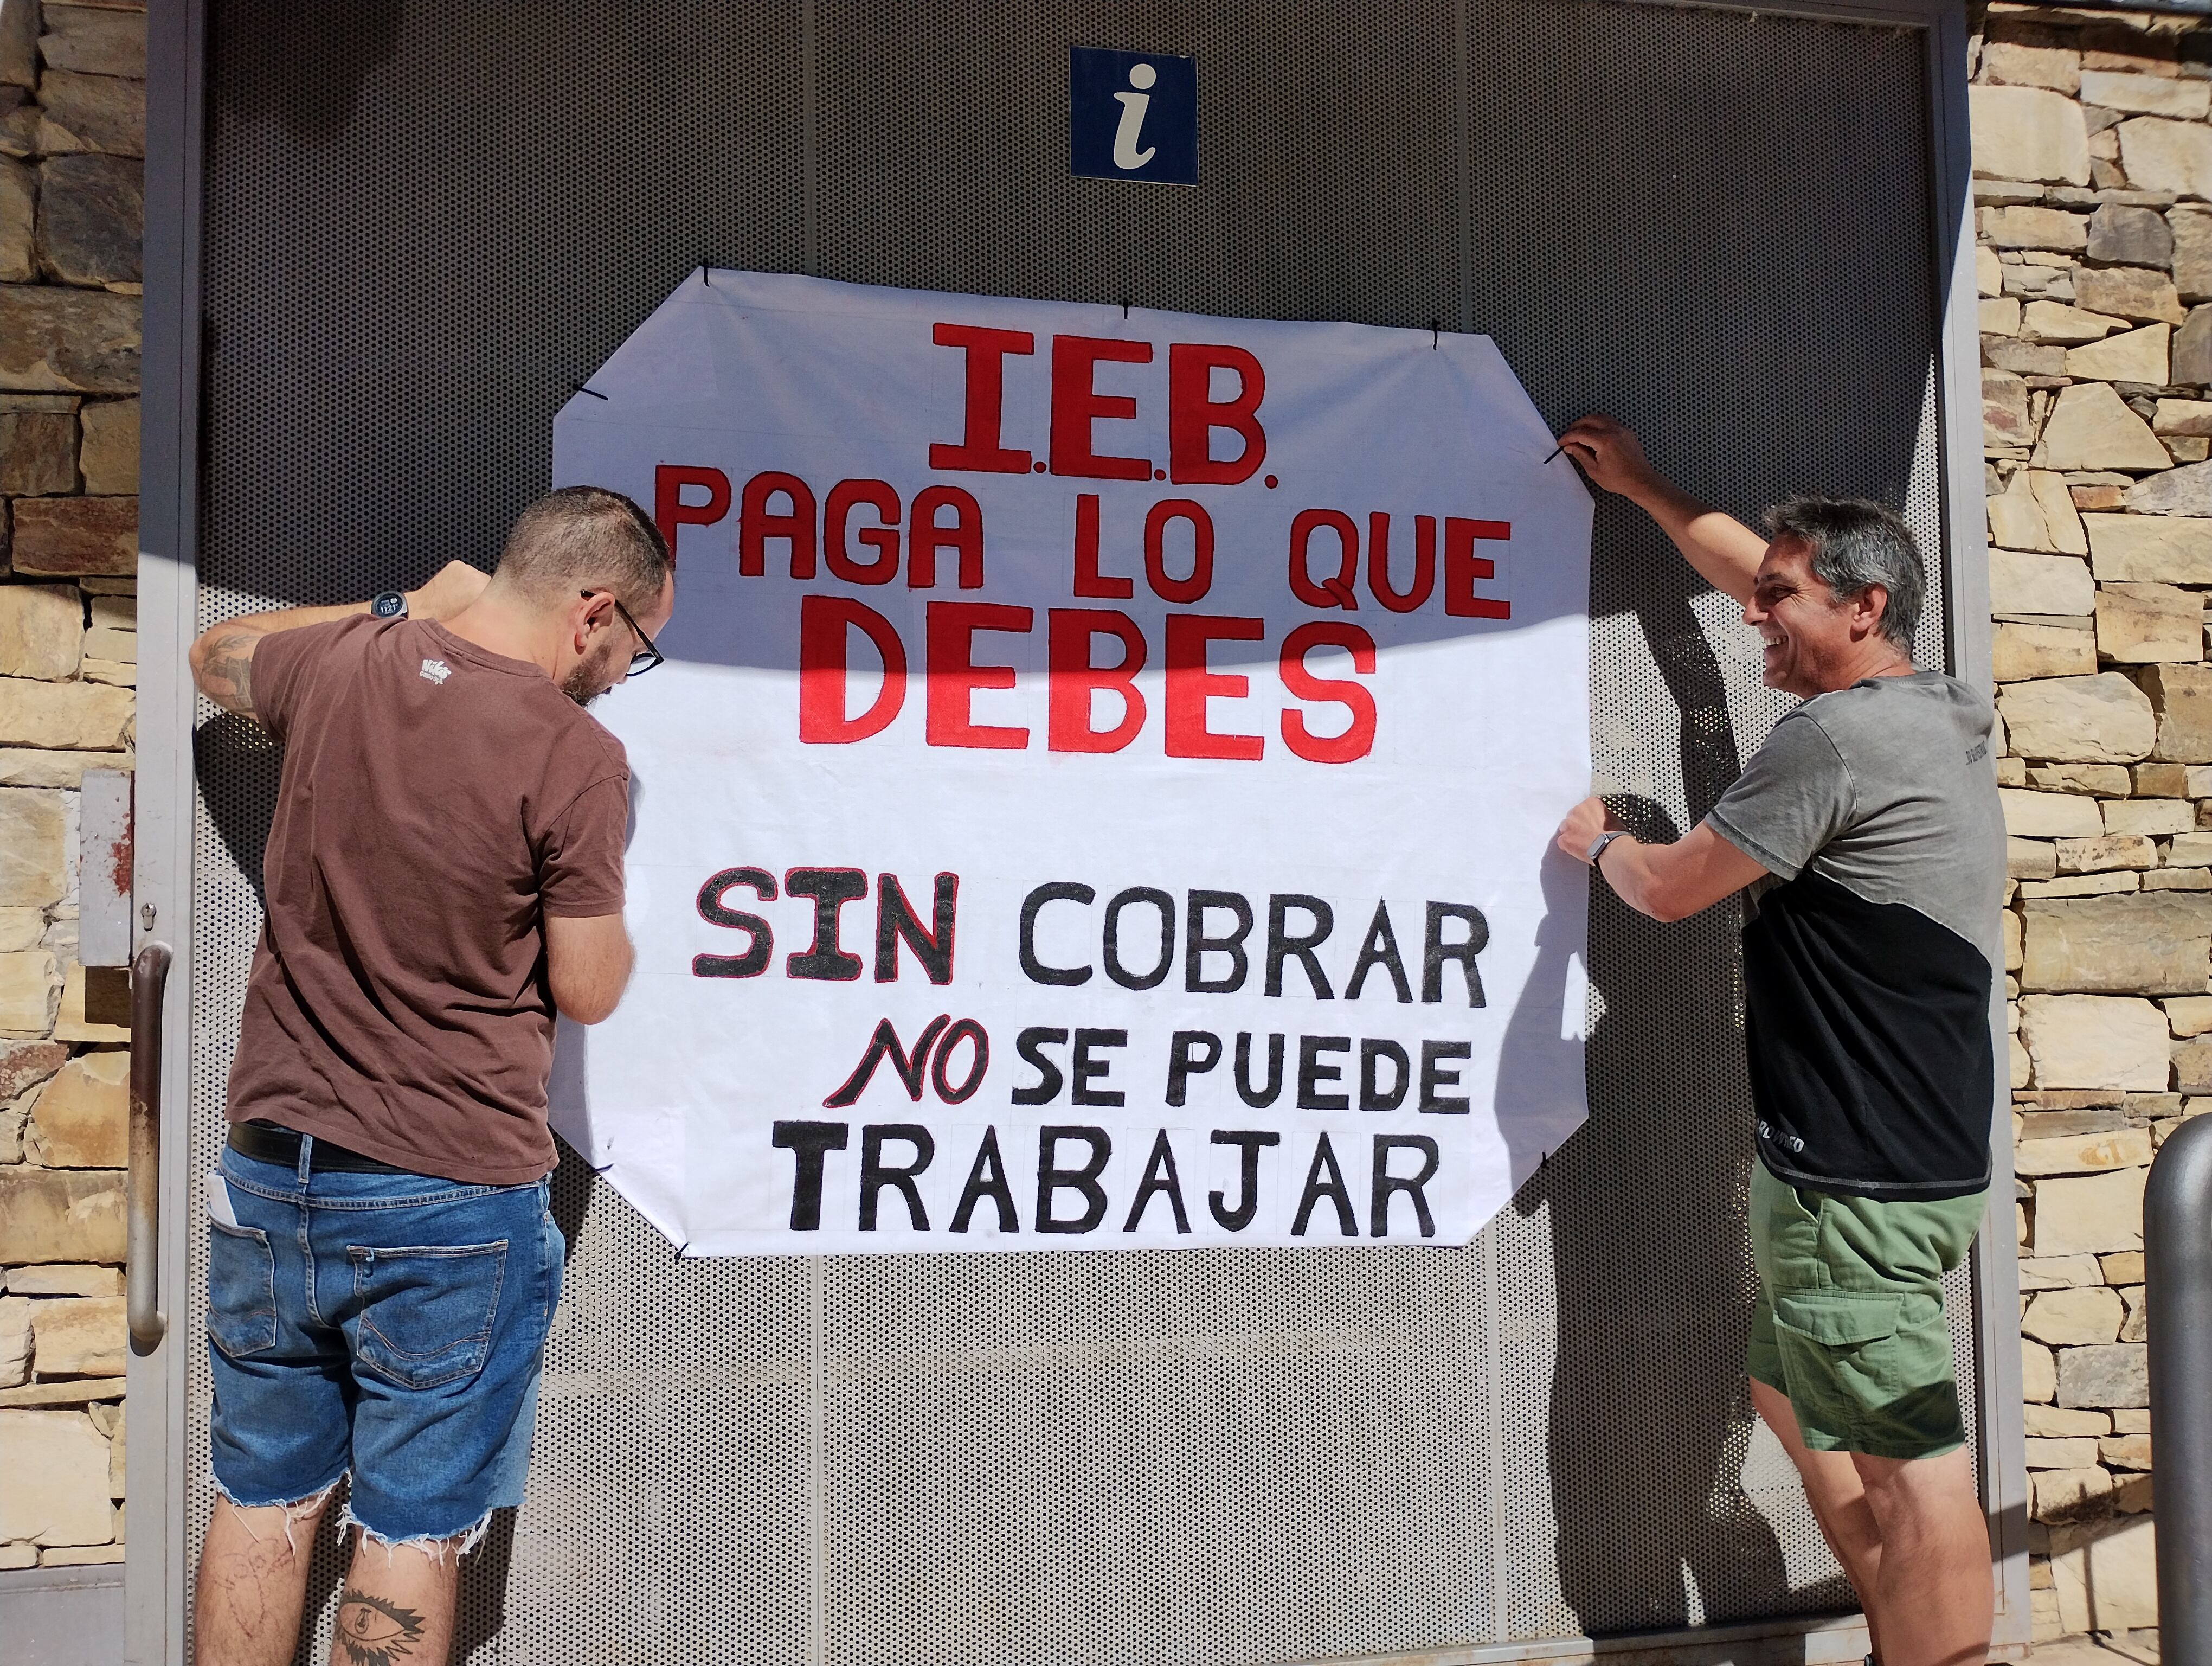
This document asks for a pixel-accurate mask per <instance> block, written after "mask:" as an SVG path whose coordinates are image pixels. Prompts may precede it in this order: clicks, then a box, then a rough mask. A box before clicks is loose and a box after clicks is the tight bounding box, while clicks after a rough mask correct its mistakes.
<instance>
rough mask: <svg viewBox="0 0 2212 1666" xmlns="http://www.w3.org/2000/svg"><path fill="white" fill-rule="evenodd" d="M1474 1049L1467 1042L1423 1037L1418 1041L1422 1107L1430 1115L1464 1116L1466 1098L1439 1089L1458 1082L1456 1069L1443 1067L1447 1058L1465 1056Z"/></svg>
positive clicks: (1462, 1057) (1455, 1084)
mask: <svg viewBox="0 0 2212 1666" xmlns="http://www.w3.org/2000/svg"><path fill="white" fill-rule="evenodd" d="M1473 1052H1474V1045H1473V1043H1468V1042H1440V1041H1425V1042H1423V1043H1421V1109H1422V1110H1425V1111H1427V1112H1428V1113H1429V1114H1430V1115H1431V1116H1466V1115H1467V1114H1468V1102H1467V1100H1466V1099H1465V1098H1464V1097H1451V1096H1449V1095H1447V1094H1445V1093H1443V1092H1442V1091H1440V1090H1442V1089H1443V1088H1447V1087H1457V1086H1458V1085H1459V1072H1457V1071H1456V1070H1446V1069H1444V1068H1443V1061H1444V1060H1446V1059H1464V1058H1466V1057H1467V1056H1468V1055H1470V1054H1472V1053H1473Z"/></svg>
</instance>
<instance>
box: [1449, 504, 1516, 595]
mask: <svg viewBox="0 0 2212 1666" xmlns="http://www.w3.org/2000/svg"><path fill="white" fill-rule="evenodd" d="M1512 536H1513V523H1512V522H1511V521H1510V520H1461V519H1460V518H1459V517H1458V516H1457V515H1452V516H1449V517H1448V518H1447V519H1446V520H1445V521H1444V611H1445V612H1447V613H1449V614H1450V615H1451V616H1452V617H1455V618H1460V619H1510V618H1511V617H1513V604H1512V603H1510V602H1506V601H1499V600H1498V599H1496V598H1494V597H1490V596H1478V595H1476V594H1475V593H1474V581H1476V580H1477V579H1486V578H1489V577H1491V576H1492V575H1494V574H1495V573H1496V572H1497V571H1498V567H1497V563H1496V562H1490V561H1486V560H1485V559H1484V558H1483V557H1481V556H1478V555H1476V554H1475V553H1474V541H1475V539H1477V538H1511V537H1512Z"/></svg>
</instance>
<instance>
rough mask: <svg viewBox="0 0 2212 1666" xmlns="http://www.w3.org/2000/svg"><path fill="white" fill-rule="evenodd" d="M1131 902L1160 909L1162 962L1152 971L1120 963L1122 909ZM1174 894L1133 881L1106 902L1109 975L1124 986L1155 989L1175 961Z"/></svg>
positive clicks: (1125, 987)
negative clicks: (1134, 883)
mask: <svg viewBox="0 0 2212 1666" xmlns="http://www.w3.org/2000/svg"><path fill="white" fill-rule="evenodd" d="M1131 903H1151V904H1152V907H1154V908H1156V909H1158V910H1159V911H1160V964H1158V965H1157V966H1155V967H1153V968H1152V970H1150V971H1149V972H1142V973H1139V972H1133V971H1131V970H1129V969H1128V968H1127V967H1126V966H1124V965H1123V964H1121V910H1122V909H1126V908H1127V907H1128V906H1129V905H1130V904H1131ZM1175 933H1176V926H1175V898H1174V897H1170V896H1169V895H1168V894H1167V892H1165V891H1155V890H1154V889H1153V888H1152V886H1150V885H1132V886H1130V888H1129V889H1128V890H1127V891H1123V892H1121V895H1119V896H1118V897H1115V899H1114V900H1113V901H1112V902H1110V903H1108V904H1107V905H1106V933H1105V940H1104V948H1105V952H1106V976H1109V977H1110V978H1112V979H1113V980H1114V982H1116V983H1118V984H1120V985H1121V987H1122V988H1124V989H1152V988H1158V987H1159V985H1160V984H1161V983H1162V982H1164V981H1165V980H1166V978H1167V975H1168V970H1169V969H1170V967H1172V966H1173V965H1174V964H1175Z"/></svg>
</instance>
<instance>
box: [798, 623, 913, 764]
mask: <svg viewBox="0 0 2212 1666" xmlns="http://www.w3.org/2000/svg"><path fill="white" fill-rule="evenodd" d="M853 626H857V627H859V629H860V633H861V634H862V635H865V636H866V638H867V639H868V640H869V641H871V642H872V643H874V644H875V648H876V652H877V653H878V654H879V655H881V656H882V658H883V662H884V684H883V687H882V688H881V689H879V690H877V693H876V697H875V699H874V701H873V702H872V703H871V704H870V705H869V707H868V708H867V710H866V711H864V712H862V713H861V714H860V715H859V716H858V717H848V716H846V715H845V684H846V681H847V673H848V670H849V668H850V667H849V658H848V648H849V646H850V641H851V638H850V635H849V630H848V628H849V627H853ZM905 699H906V645H905V644H904V643H903V642H902V641H899V635H898V632H897V631H896V630H895V629H892V627H891V622H890V620H889V619H886V618H885V617H884V616H883V615H882V614H880V613H878V612H877V611H875V610H874V609H873V608H872V607H863V606H862V605H860V603H859V602H856V601H853V600H851V599H848V598H847V597H843V596H824V595H811V596H803V597H801V598H800V599H799V739H801V740H802V741H805V743H806V744H807V745H812V746H837V745H846V744H847V743H848V742H851V741H855V740H866V739H867V738H868V737H869V736H870V735H872V734H876V733H880V732H881V731H882V730H884V728H886V727H889V726H890V721H891V720H892V719H893V718H895V717H896V716H897V715H898V714H899V707H900V706H901V705H902V703H903V702H904V701H905Z"/></svg>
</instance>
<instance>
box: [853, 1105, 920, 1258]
mask: <svg viewBox="0 0 2212 1666" xmlns="http://www.w3.org/2000/svg"><path fill="white" fill-rule="evenodd" d="M885 1140H903V1141H905V1142H906V1143H907V1144H908V1145H909V1146H913V1147H914V1161H912V1162H911V1163H909V1164H906V1166H905V1167H903V1168H896V1167H893V1166H892V1165H891V1164H889V1163H886V1162H884V1141H885ZM936 1155H937V1140H936V1139H935V1137H934V1136H933V1135H932V1134H931V1133H930V1131H929V1130H928V1129H927V1128H924V1127H922V1125H921V1123H919V1122H870V1123H868V1124H867V1125H866V1126H865V1127H864V1128H861V1130H860V1230H861V1231H864V1232H872V1231H875V1230H876V1194H877V1193H878V1192H880V1191H882V1190H883V1189H884V1187H886V1186H893V1187H896V1188H897V1189H898V1191H899V1193H900V1195H902V1196H903V1197H904V1198H905V1199H906V1213H907V1219H908V1221H909V1222H910V1223H911V1224H912V1225H913V1226H914V1229H915V1231H917V1232H927V1231H928V1230H929V1212H928V1211H927V1209H925V1208H923V1207H921V1188H920V1187H919V1186H917V1185H915V1183H914V1178H915V1176H916V1175H918V1174H920V1173H921V1171H922V1170H925V1169H927V1167H928V1166H929V1164H930V1159H931V1158H933V1157H935V1156H936Z"/></svg>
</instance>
